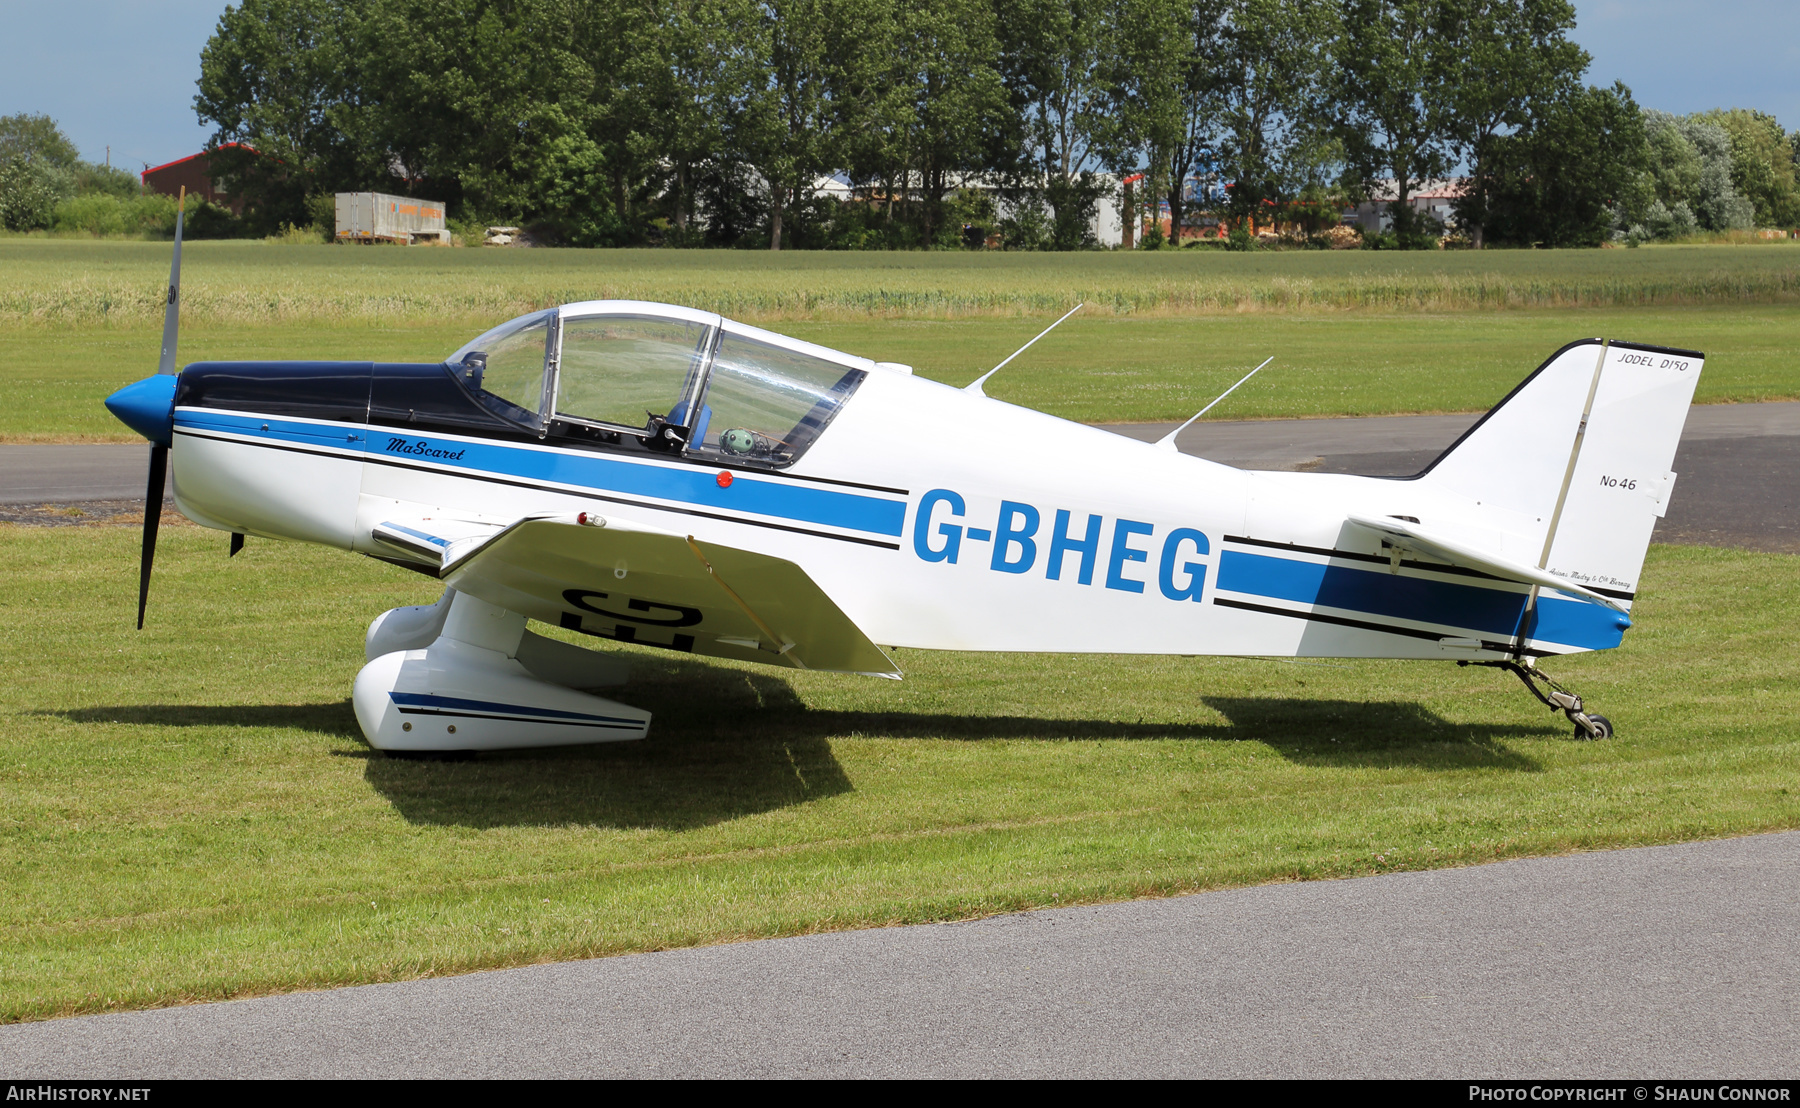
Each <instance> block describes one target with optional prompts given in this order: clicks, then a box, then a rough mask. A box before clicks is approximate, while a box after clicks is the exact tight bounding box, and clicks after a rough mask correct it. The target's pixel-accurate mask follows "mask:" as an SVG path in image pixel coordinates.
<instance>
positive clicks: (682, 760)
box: [53, 660, 1561, 830]
mask: <svg viewBox="0 0 1800 1108" xmlns="http://www.w3.org/2000/svg"><path fill="white" fill-rule="evenodd" d="M646 669H647V670H648V672H646ZM639 675H640V676H641V677H642V678H643V680H634V681H633V683H632V685H631V686H629V687H628V688H627V689H626V690H620V691H617V695H618V696H619V698H620V699H622V700H624V701H626V702H628V703H631V704H634V705H637V706H639V707H642V708H646V709H648V710H650V711H651V712H653V713H655V723H654V724H653V726H652V729H651V738H650V739H649V740H648V741H645V742H627V743H614V744H601V745H595V746H582V747H563V748H559V749H548V750H529V751H509V752H488V753H483V754H480V755H476V756H473V757H470V758H468V759H467V760H464V761H412V760H399V759H393V758H389V757H386V756H384V755H382V754H380V753H378V752H376V751H373V750H370V749H368V748H366V747H364V746H362V745H361V742H360V734H359V732H358V730H357V727H356V717H355V715H354V713H353V711H352V710H351V706H350V702H349V701H347V700H346V701H339V702H336V703H324V704H300V705H292V704H282V705H273V704H270V705H243V706H230V705H219V706H191V705H148V706H132V707H115V708H86V709H79V710H75V711H64V712H57V713H53V714H56V715H59V716H62V717H63V718H66V719H69V720H72V721H74V722H80V723H97V722H106V723H111V722H118V723H140V724H149V725H156V726H176V727H180V726H206V727H221V726H223V727H245V728H272V727H273V728H304V729H307V730H310V731H314V732H316V733H318V734H321V735H329V736H332V737H335V738H342V739H351V740H356V741H355V744H354V745H349V744H344V745H340V746H339V748H338V749H335V750H333V751H332V754H333V755H334V756H336V757H344V758H358V759H362V760H363V762H364V770H363V776H364V779H365V780H367V781H368V783H369V784H370V785H371V786H372V787H373V788H374V789H375V790H376V791H377V792H379V793H381V795H382V796H384V797H386V798H387V799H388V800H389V802H391V803H392V804H393V805H394V808H395V810H396V811H398V812H399V813H400V814H401V815H402V816H403V817H404V818H405V819H406V820H408V821H409V822H412V823H417V824H431V825H442V826H457V827H473V828H490V827H515V826H539V827H549V826H584V827H620V828H658V829H664V830H685V829H690V828H696V827H704V826H708V825H711V824H715V823H720V822H723V821H726V820H731V819H736V818H740V817H743V816H747V815H753V814H756V813H759V812H766V811H773V810H776V809H780V808H786V807H791V806H794V805H798V804H804V803H807V802H809V801H814V800H820V799H824V798H827V797H832V796H837V795H841V794H843V793H848V792H851V791H853V786H852V785H851V783H850V779H849V777H848V776H847V775H846V774H845V772H844V769H843V767H842V765H840V764H839V762H838V760H837V758H836V757H835V755H834V754H833V753H832V749H831V740H832V739H834V738H841V737H843V736H846V735H859V736H865V737H868V738H873V739H877V740H880V739H938V740H943V741H951V742H982V741H993V740H1010V741H1021V740H1028V741H1029V740H1035V741H1043V742H1056V741H1071V740H1074V741H1081V740H1114V741H1117V740H1171V739H1172V740H1188V741H1205V742H1235V741H1242V740H1254V741H1259V742H1262V743H1265V744H1267V745H1268V746H1270V747H1272V748H1274V749H1275V750H1276V751H1278V752H1279V753H1281V754H1282V755H1283V756H1284V757H1286V758H1288V759H1290V760H1292V761H1294V762H1296V763H1300V764H1305V765H1315V766H1321V767H1327V766H1346V767H1348V766H1394V767H1413V768H1427V769H1442V770H1456V769H1476V768H1485V769H1505V770H1512V771H1524V772H1533V771H1536V770H1538V769H1539V768H1540V766H1539V763H1538V762H1537V761H1536V760H1535V759H1533V758H1530V757H1528V756H1526V755H1523V754H1520V753H1518V752H1516V751H1513V750H1511V749H1509V748H1508V747H1507V746H1506V745H1505V742H1504V740H1506V739H1508V738H1541V737H1544V736H1546V735H1554V734H1560V733H1561V732H1560V731H1559V730H1558V729H1556V728H1550V727H1534V726H1525V727H1520V726H1516V725H1510V726H1501V725H1467V724H1455V723H1451V722H1449V721H1446V720H1444V719H1442V718H1441V717H1439V716H1437V715H1435V714H1433V713H1431V712H1430V711H1427V710H1426V709H1424V708H1421V707H1420V706H1419V705H1417V704H1411V703H1406V702H1379V703H1362V702H1355V701H1337V700H1303V699H1300V700H1288V699H1279V698H1261V697H1236V698H1232V697H1211V698H1207V699H1206V700H1205V701H1204V702H1205V703H1206V704H1207V705H1208V706H1209V707H1211V708H1213V709H1214V710H1215V711H1217V712H1219V713H1220V714H1221V715H1223V716H1224V717H1225V722H1223V723H1151V722H1127V721H1123V720H1109V719H1091V718H1090V719H1042V718H1036V717H1030V716H984V715H953V714H930V713H918V712H906V711H891V712H882V711H823V710H815V709H809V708H807V707H806V705H805V703H804V702H802V701H801V699H800V698H799V696H798V695H796V694H795V692H794V690H793V688H792V687H791V686H790V685H789V684H788V682H787V681H786V680H784V679H783V678H782V677H779V676H775V675H769V674H763V673H757V672H751V671H745V670H739V669H728V668H724V667H715V666H709V665H705V664H703V663H694V662H689V661H686V660H681V661H677V662H670V663H664V664H661V665H654V666H649V667H640V669H639ZM1046 753H1048V752H1046ZM928 784H929V782H928V781H926V780H921V782H920V787H921V788H923V787H928Z"/></svg>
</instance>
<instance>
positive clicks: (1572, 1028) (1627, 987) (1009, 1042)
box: [0, 831, 1800, 1079]
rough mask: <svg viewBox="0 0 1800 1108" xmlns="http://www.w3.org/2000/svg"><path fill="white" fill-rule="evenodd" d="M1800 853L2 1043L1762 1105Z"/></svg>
mask: <svg viewBox="0 0 1800 1108" xmlns="http://www.w3.org/2000/svg"><path fill="white" fill-rule="evenodd" d="M1796 904H1800V832H1794V831H1788V832H1779V833H1773V834H1766V835H1756V836H1750V837H1745V838H1736V839H1724V840H1714V841H1708V842H1696V843H1686V844H1680V845H1673V846H1653V847H1637V848H1631V849H1622V850H1612V851H1601V852H1594V853H1585V854H1574V855H1563V856H1558V857H1547V858H1530V859H1521V860H1516V861H1506V862H1497V863H1493V864H1489V865H1481V866H1472V867H1467V868H1462V869H1442V870H1426V871H1414V872H1404V873H1393V874H1386V875H1381V876H1374V877H1361V878H1350V879H1342V880H1333V881H1311V882H1297V883H1290V884H1278V885H1264V886H1260V887H1255V888H1247V889H1236V890H1228V891H1221V892H1210V893H1201V894H1196V895H1190V896H1181V897H1172V898H1168V899H1160V900H1139V901H1130V902H1125V903H1117V904H1107V905H1099V906H1094V907H1079V908H1062V909H1050V910H1044V911H1036V912H1028V913H1020V914H1014V915H1005V916H997V917H992V918H987V919H981V920H975V921H971V922H966V923H954V924H940V925H922V926H911V927H895V928H886V929H877V930H866V931H849V932H838V933H832V934H823V935H811V936H806V937H801V938H791V939H769V940H762V941H757V942H746V943H739V944H734V945H728V946H713V947H701V948H695V949H686V950H673V951H665V952H660V953H654V954H636V955H623V956H618V957H613V958H603V959H596V960H592V961H582V962H567V963H560V964H555V965H543V966H532V967H528V968H523V969H511V970H494V971H489V972H484V973H474V974H469V975H466V976H461V977H452V978H436V979H426V980H419V981H409V982H401V983H396V984H385V985H366V986H358V987H353V988H345V989H338V990H333V991H327V992H311V993H295V994H289V995H284V996H273V997H264V998H260V999H254V1000H242V1001H232V1002H228V1003H221V1004H208V1005H196V1006H192V1007H183V1008H168V1009H162V1010H157V1011H147V1012H132V1013H124V1014H119V1015H106V1016H91V1017H80V1018H73V1019H63V1020H54V1021H49V1022H44V1023H34V1024H20V1025H14V1026H10V1027H4V1028H0V1071H4V1072H6V1073H7V1074H10V1075H17V1076H19V1077H22V1078H30V1079H101V1078H184V1077H188V1078H239V1077H241V1078H268V1077H296V1078H302V1077H349V1078H375V1077H387V1078H395V1077H436V1078H457V1077H479V1078H516V1077H565V1078H592V1077H1044V1078H1055V1077H1195V1078H1207V1077H1215V1078H1223V1077H1247V1078H1260V1077H1281V1078H1294V1077H1322V1078H1362V1077H1370V1078H1373V1077H1382V1078H1391V1077H1418V1078H1428V1077H1435V1078H1453V1079H1477V1078H1522V1077H1529V1078H1538V1079H1551V1078H1636V1079H1654V1078H1662V1079H1698V1078H1708V1079H1712V1078H1718V1079H1782V1078H1792V1077H1794V1076H1795V1073H1796V1070H1797V1069H1800V943H1797V942H1796V941H1795V939H1796V928H1797V927H1800V914H1797V913H1796V912H1795V908H1794V906H1795V905H1796Z"/></svg>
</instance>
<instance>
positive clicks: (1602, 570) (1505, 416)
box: [1420, 339, 1705, 604]
mask: <svg viewBox="0 0 1800 1108" xmlns="http://www.w3.org/2000/svg"><path fill="white" fill-rule="evenodd" d="M1704 362H1705V356H1704V355H1702V354H1699V353H1696V352H1694V351H1689V350H1670V349H1665V348H1662V347H1655V346H1641V345H1637V344H1634V343H1622V342H1606V341H1602V340H1600V339H1585V340H1582V341H1580V342H1575V343H1571V344H1569V345H1568V346H1565V347H1563V348H1562V349H1561V350H1559V351H1557V352H1556V353H1555V354H1554V355H1552V356H1551V358H1550V360H1548V361H1546V362H1545V363H1544V364H1543V365H1542V366H1540V367H1538V370H1537V372H1535V373H1533V374H1532V375H1531V376H1530V377H1528V378H1526V379H1525V381H1524V382H1523V383H1521V384H1520V385H1519V387H1518V388H1516V389H1514V390H1513V391H1512V393H1511V394H1510V395H1508V396H1507V397H1506V399H1504V400H1502V401H1501V402H1500V403H1499V404H1497V405H1495V407H1494V408H1493V410H1491V411H1490V412H1488V414H1487V415H1485V416H1483V417H1482V418H1481V420H1480V421H1479V422H1477V423H1476V424H1475V426H1474V427H1471V428H1470V429H1469V431H1468V432H1467V433H1466V434H1465V435H1463V437H1462V438H1461V439H1459V440H1457V442H1456V443H1455V444H1454V445H1452V446H1451V447H1450V449H1449V450H1447V451H1445V452H1444V454H1443V455H1442V456H1441V457H1439V458H1438V459H1437V461H1435V462H1433V463H1432V464H1431V466H1430V467H1429V468H1427V469H1426V470H1425V472H1424V473H1422V474H1420V477H1421V479H1423V480H1428V481H1430V482H1432V483H1434V484H1436V485H1439V486H1440V487H1443V488H1446V489H1449V490H1451V491H1453V492H1456V493H1460V494H1463V495H1466V496H1471V497H1473V498H1474V499H1475V500H1477V501H1478V502H1480V504H1481V505H1482V508H1483V510H1484V514H1489V515H1490V516H1498V517H1499V518H1500V520H1501V521H1503V522H1504V524H1505V526H1506V529H1507V530H1509V531H1512V532H1513V533H1514V534H1522V535H1531V536H1533V537H1534V542H1533V546H1534V548H1535V549H1534V550H1533V555H1534V557H1533V558H1532V559H1531V560H1532V563H1533V564H1534V565H1535V566H1536V568H1539V569H1542V570H1544V571H1546V572H1548V573H1550V574H1552V575H1554V576H1555V577H1558V578H1561V579H1563V580H1567V581H1571V582H1574V583H1576V584H1580V585H1583V586H1586V587H1587V588H1589V589H1592V590H1594V591H1595V592H1599V593H1602V594H1604V595H1606V596H1610V597H1614V598H1617V599H1620V600H1622V601H1624V602H1625V603H1627V604H1629V602H1630V600H1631V598H1632V597H1633V596H1634V595H1635V593H1636V592H1637V585H1638V575H1639V573H1640V572H1641V571H1642V569H1643V565H1644V554H1645V552H1646V550H1647V549H1648V547H1649V545H1650V534H1651V531H1652V530H1653V529H1654V528H1655V526H1656V520H1657V518H1658V517H1659V516H1661V515H1662V514H1663V513H1664V512H1665V511H1666V510H1667V507H1668V502H1669V494H1670V492H1671V490H1672V489H1673V488H1674V484H1675V474H1674V473H1673V472H1671V467H1672V465H1673V464H1674V461H1675V448H1676V446H1677V445H1678V444H1679V442H1680V439H1681V429H1682V425H1683V424H1684V423H1685V422H1686V421H1687V411H1688V406H1689V404H1690V403H1692V401H1693V396H1694V386H1695V384H1696V383H1697V382H1698V381H1699V379H1700V371H1701V368H1702V366H1703V364H1704Z"/></svg>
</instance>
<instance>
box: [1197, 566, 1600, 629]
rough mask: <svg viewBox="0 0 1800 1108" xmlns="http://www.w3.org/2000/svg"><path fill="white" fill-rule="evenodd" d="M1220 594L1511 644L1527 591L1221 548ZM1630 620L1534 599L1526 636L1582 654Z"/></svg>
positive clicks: (1584, 605) (1592, 607)
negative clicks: (1581, 650)
mask: <svg viewBox="0 0 1800 1108" xmlns="http://www.w3.org/2000/svg"><path fill="white" fill-rule="evenodd" d="M1218 587H1219V588H1220V589H1223V590H1225V591H1228V592H1236V593H1246V594H1249V595H1252V596H1263V597H1269V598H1271V599H1275V600H1286V601H1290V602H1292V603H1296V604H1307V605H1317V606H1319V607H1325V608H1337V609H1340V610H1342V611H1347V612H1360V613H1364V614H1367V615H1375V616H1387V617H1389V618H1392V619H1404V620H1411V621H1413V622H1416V623H1426V624H1433V625H1436V626H1440V627H1454V628H1458V629H1466V630H1473V631H1479V632H1482V633H1484V634H1488V635H1495V636H1500V637H1502V638H1506V639H1510V638H1511V637H1512V636H1513V635H1514V634H1516V633H1517V632H1518V630H1519V620H1520V619H1521V617H1523V615H1524V614H1525V600H1526V594H1525V593H1523V592H1513V591H1510V590H1507V589H1491V588H1483V587H1481V586H1478V585H1459V584H1453V583H1451V582H1448V581H1433V580H1429V579H1427V578H1423V577H1412V576H1407V575H1405V574H1396V573H1388V572H1386V571H1383V570H1366V569H1354V568H1351V567H1349V566H1339V565H1330V564H1328V563H1325V562H1308V561H1302V560H1300V559H1297V558H1278V557H1271V556H1269V555H1266V554H1249V553H1245V552H1243V551H1240V550H1227V551H1226V552H1225V553H1224V555H1223V556H1222V557H1221V558H1220V561H1219V585H1218ZM1628 626H1630V621H1629V620H1628V619H1626V618H1625V617H1623V616H1621V615H1619V614H1618V613H1617V612H1613V611H1611V610H1609V609H1607V608H1603V607H1601V606H1600V605H1598V604H1592V603H1589V602H1587V601H1569V600H1563V599H1561V598H1560V597H1557V596H1552V595H1550V594H1547V593H1546V594H1543V595H1540V597H1539V600H1538V612H1537V618H1536V626H1535V627H1534V628H1532V630H1531V637H1533V638H1535V639H1538V640H1540V641H1543V642H1554V643H1560V644H1563V645H1567V646H1574V647H1581V648H1584V649H1588V650H1605V649H1608V648H1610V647H1615V646H1618V645H1619V643H1620V642H1621V641H1622V640H1623V638H1624V634H1625V628H1626V627H1628Z"/></svg>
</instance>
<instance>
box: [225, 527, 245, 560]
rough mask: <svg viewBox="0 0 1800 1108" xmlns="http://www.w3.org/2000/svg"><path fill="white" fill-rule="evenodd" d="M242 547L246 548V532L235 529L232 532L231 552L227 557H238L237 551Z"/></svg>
mask: <svg viewBox="0 0 1800 1108" xmlns="http://www.w3.org/2000/svg"><path fill="white" fill-rule="evenodd" d="M242 549H244V533H243V532H242V531H233V532H232V533H231V553H229V554H227V555H225V556H226V557H227V558H235V557H237V552H238V551H240V550H242Z"/></svg>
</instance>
